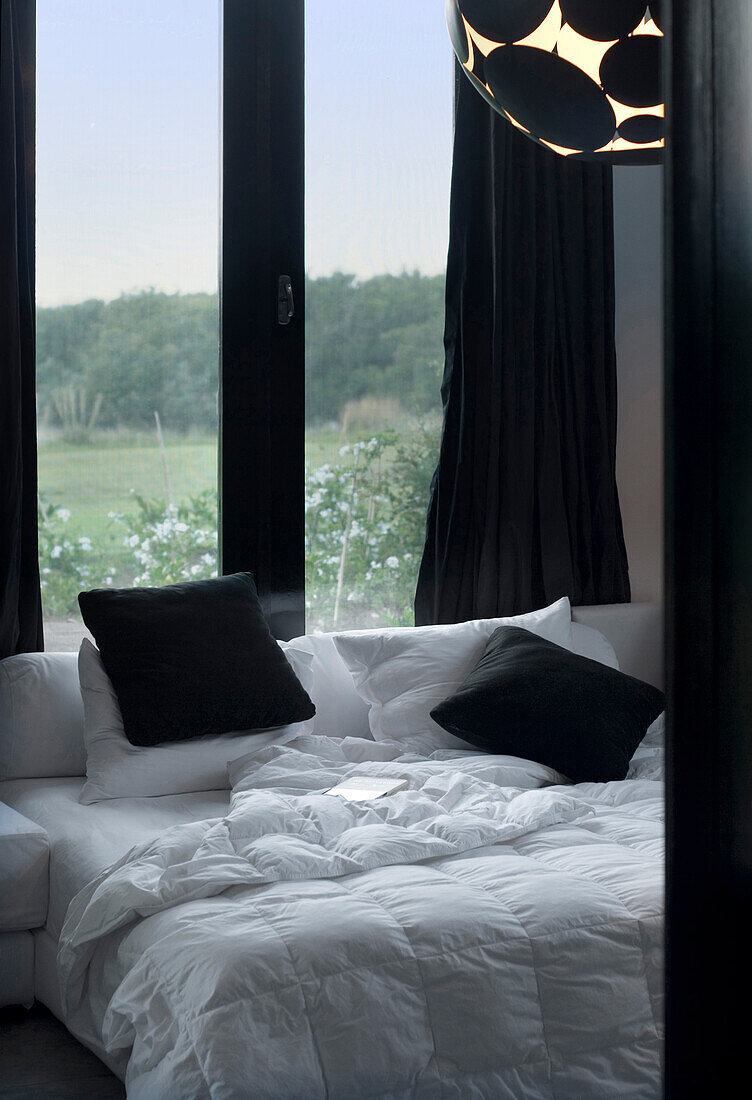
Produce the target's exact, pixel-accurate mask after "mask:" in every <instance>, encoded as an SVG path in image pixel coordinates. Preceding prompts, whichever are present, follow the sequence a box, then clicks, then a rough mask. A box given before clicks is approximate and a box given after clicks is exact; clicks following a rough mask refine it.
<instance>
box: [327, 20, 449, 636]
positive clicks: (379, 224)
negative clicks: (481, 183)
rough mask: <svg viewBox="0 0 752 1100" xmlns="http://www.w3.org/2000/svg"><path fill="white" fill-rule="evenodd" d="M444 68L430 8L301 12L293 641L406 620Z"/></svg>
mask: <svg viewBox="0 0 752 1100" xmlns="http://www.w3.org/2000/svg"><path fill="white" fill-rule="evenodd" d="M452 59H453V55H452V51H451V48H450V46H449V41H448V37H447V32H446V26H445V23H444V14H443V7H442V5H441V4H436V3H435V0H415V2H414V3H412V4H404V3H402V2H401V0H380V2H379V3H374V2H370V3H353V2H352V0H315V2H311V3H308V4H307V6H306V273H307V274H306V613H307V629H308V630H328V629H333V628H340V629H341V628H347V627H367V626H379V625H385V624H399V625H410V624H411V623H412V622H413V611H412V601H413V594H414V589H415V581H416V577H417V572H418V566H419V564H420V555H421V552H422V548H423V540H424V535H425V515H426V506H427V503H428V491H429V483H430V478H431V475H432V473H433V470H434V468H435V465H436V459H437V455H438V441H439V430H440V408H441V404H440V384H441V374H442V369H443V325H444V316H443V313H444V309H443V307H444V269H445V263H446V250H447V241H448V211H449V180H450V170H451V157H452V92H453V60H452Z"/></svg>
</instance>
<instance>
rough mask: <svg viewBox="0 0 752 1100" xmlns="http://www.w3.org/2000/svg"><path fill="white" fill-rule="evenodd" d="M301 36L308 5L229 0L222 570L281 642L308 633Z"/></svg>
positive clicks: (225, 37) (289, 0)
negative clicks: (284, 319) (241, 584)
mask: <svg viewBox="0 0 752 1100" xmlns="http://www.w3.org/2000/svg"><path fill="white" fill-rule="evenodd" d="M304 35H305V24H304V3H303V0H254V3H252V4H249V3H247V0H224V4H223V31H222V41H223V61H222V84H223V88H222V126H221V130H222V156H221V163H222V212H221V229H220V236H221V244H220V280H219V301H220V397H219V409H220V415H219V421H220V430H219V440H220V443H219V446H220V459H219V501H220V505H219V507H220V517H219V541H220V547H219V553H220V559H219V560H220V571H221V572H222V573H234V572H238V571H240V570H246V569H247V570H250V571H251V572H252V573H253V575H254V577H255V579H256V586H257V588H258V591H259V596H260V598H261V604H262V607H263V609H264V614H265V616H266V618H267V621H268V622H269V625H270V628H271V630H272V633H273V634H274V635H275V636H276V637H277V638H282V639H289V638H292V637H294V636H296V635H299V634H303V633H304V631H305V552H304V538H305V515H304V477H305V389H304V387H305V347H304V331H305V321H304V319H305V302H304V140H305V130H304ZM283 275H286V276H289V277H290V280H291V282H292V289H293V296H294V304H295V312H294V315H293V317H292V318H291V320H290V322H289V323H288V324H280V323H279V320H278V312H277V293H278V284H279V279H280V277H281V276H283Z"/></svg>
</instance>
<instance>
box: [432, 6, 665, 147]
mask: <svg viewBox="0 0 752 1100" xmlns="http://www.w3.org/2000/svg"><path fill="white" fill-rule="evenodd" d="M446 17H447V25H448V27H449V35H450V37H451V39H452V45H453V47H454V51H455V53H456V54H457V57H458V59H459V61H460V64H461V65H462V68H463V69H464V71H465V73H466V75H467V77H468V79H469V80H470V81H471V83H472V84H473V85H474V86H475V87H476V88H477V90H478V91H479V92H480V94H481V95H482V96H483V97H484V98H485V99H487V100H488V102H489V103H490V104H491V106H492V107H494V108H495V109H496V110H497V111H498V112H499V113H500V114H502V115H504V117H505V118H507V119H508V120H509V121H510V122H511V123H512V124H513V125H514V126H516V127H517V128H518V129H519V130H522V131H523V133H525V134H527V136H528V137H530V138H532V139H533V141H537V142H539V143H540V144H541V145H547V146H548V147H549V148H550V149H553V150H554V151H555V152H557V153H561V154H562V155H563V156H567V157H572V158H574V159H575V160H596V161H598V160H601V161H605V162H607V163H609V164H657V163H659V162H660V160H661V154H662V150H663V146H664V114H665V111H664V104H663V91H662V86H661V49H662V45H663V31H662V29H661V0H653V2H652V3H650V4H647V3H646V0H553V3H552V2H551V0H446Z"/></svg>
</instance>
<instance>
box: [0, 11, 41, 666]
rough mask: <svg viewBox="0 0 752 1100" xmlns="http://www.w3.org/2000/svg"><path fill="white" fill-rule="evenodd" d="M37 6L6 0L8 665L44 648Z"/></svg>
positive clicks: (1, 235)
mask: <svg viewBox="0 0 752 1100" xmlns="http://www.w3.org/2000/svg"><path fill="white" fill-rule="evenodd" d="M33 19H34V4H33V3H31V2H30V0H0V658H3V657H8V656H10V655H11V654H14V653H22V652H24V651H28V650H36V649H41V648H42V647H43V639H42V608H41V598H40V592H39V565H38V561H37V452H36V387H35V349H34V285H33V279H34V99H33V88H34V69H33V43H34V21H33Z"/></svg>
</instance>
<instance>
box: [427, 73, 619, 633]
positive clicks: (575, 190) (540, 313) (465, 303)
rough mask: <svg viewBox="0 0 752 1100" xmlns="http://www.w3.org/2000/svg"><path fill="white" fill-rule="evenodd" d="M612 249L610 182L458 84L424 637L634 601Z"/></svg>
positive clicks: (604, 172) (604, 173)
mask: <svg viewBox="0 0 752 1100" xmlns="http://www.w3.org/2000/svg"><path fill="white" fill-rule="evenodd" d="M613 247H614V246H613V204H612V175H611V169H610V168H608V167H604V166H602V165H598V164H584V163H577V162H572V161H567V160H566V159H565V158H564V157H561V156H559V155H558V154H555V153H553V152H549V151H548V150H547V149H544V148H542V147H541V146H539V145H537V144H535V143H534V142H532V141H530V140H529V139H528V138H526V137H525V136H524V135H523V134H521V133H519V132H518V131H517V130H516V129H515V128H514V127H512V126H511V125H510V124H509V123H508V122H507V121H506V120H505V119H503V118H502V117H501V116H500V115H498V114H497V113H496V112H495V111H493V110H492V109H491V108H490V107H489V106H488V104H487V103H486V102H485V101H484V100H483V99H482V98H481V96H479V95H478V93H477V92H476V91H475V89H474V88H473V87H472V85H471V84H470V83H469V81H467V80H466V79H464V78H462V77H460V78H459V80H458V85H457V102H456V117H455V138H454V164H453V171H452V194H451V210H450V241H449V257H448V267H447V285H446V322H445V332H444V347H445V368H444V380H443V384H442V399H443V403H444V430H443V435H442V443H441V451H440V456H439V463H438V467H437V470H436V472H435V474H434V478H433V481H432V485H431V497H430V503H429V509H428V522H427V535H426V545H425V549H424V554H423V559H422V562H421V568H420V573H419V577H418V585H417V591H416V596H415V621H416V623H417V624H427V623H445V622H460V621H463V620H467V619H472V618H483V617H490V616H496V615H505V614H513V613H517V612H523V611H529V610H532V609H533V608H536V607H542V606H545V605H546V604H548V603H551V602H552V601H553V600H555V599H557V598H559V597H560V596H569V597H570V599H571V600H572V603H573V604H591V603H619V602H627V601H629V599H630V588H629V573H628V566H627V557H626V549H625V545H624V535H623V531H622V522H621V513H620V510H619V499H618V493H617V488H616V472H615V471H616V351H615V339H614V258H613Z"/></svg>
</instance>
